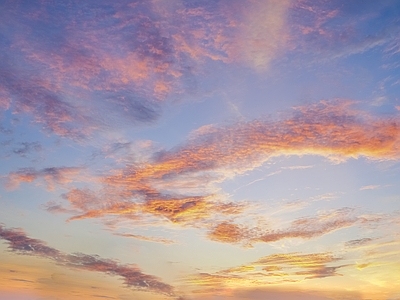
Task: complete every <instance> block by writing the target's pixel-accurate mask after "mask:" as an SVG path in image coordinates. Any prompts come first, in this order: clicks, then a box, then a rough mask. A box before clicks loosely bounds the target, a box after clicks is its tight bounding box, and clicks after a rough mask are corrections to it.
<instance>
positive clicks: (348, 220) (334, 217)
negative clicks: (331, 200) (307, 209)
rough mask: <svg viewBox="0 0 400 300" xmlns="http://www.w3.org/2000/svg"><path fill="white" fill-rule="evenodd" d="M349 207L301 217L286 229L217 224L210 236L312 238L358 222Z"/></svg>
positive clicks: (249, 239)
mask: <svg viewBox="0 0 400 300" xmlns="http://www.w3.org/2000/svg"><path fill="white" fill-rule="evenodd" d="M358 221H359V220H358V218H356V217H354V216H352V211H351V210H349V209H340V210H336V211H333V212H331V213H327V214H322V215H319V216H317V217H309V218H301V219H298V220H295V221H293V222H292V223H291V225H290V227H289V228H286V229H281V228H279V229H265V228H258V227H255V228H248V227H245V226H241V225H237V224H234V223H228V222H223V223H220V224H217V225H216V226H215V227H214V228H213V229H212V230H211V231H210V232H209V235H208V237H209V238H210V239H211V240H215V241H218V242H223V243H244V244H247V245H251V244H253V243H257V242H264V243H271V242H276V241H279V240H282V239H288V238H302V239H311V238H315V237H319V236H322V235H325V234H328V233H330V232H332V231H335V230H339V229H342V228H345V227H348V226H352V225H354V224H356V222H358Z"/></svg>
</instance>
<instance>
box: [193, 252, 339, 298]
mask: <svg viewBox="0 0 400 300" xmlns="http://www.w3.org/2000/svg"><path fill="white" fill-rule="evenodd" d="M340 260H342V259H341V258H338V257H334V256H333V255H332V254H330V253H312V254H301V253H287V254H273V255H269V256H265V257H262V258H260V259H259V260H257V261H254V262H252V263H250V264H247V265H242V266H239V267H233V268H229V269H224V270H221V271H218V272H217V273H212V274H210V273H199V274H194V275H191V276H188V278H186V280H187V283H189V284H191V285H194V286H200V287H202V291H203V292H207V290H208V289H213V288H214V289H217V290H219V289H221V290H223V289H237V290H240V289H241V288H254V287H263V286H265V285H266V284H279V283H284V282H299V281H302V280H307V279H315V278H323V277H331V276H339V275H340V274H338V273H337V270H338V269H340V268H342V267H345V266H346V265H337V263H338V262H339V261H340ZM332 264H333V265H332ZM203 289H204V290H203Z"/></svg>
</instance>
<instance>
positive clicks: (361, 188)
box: [360, 185, 380, 191]
mask: <svg viewBox="0 0 400 300" xmlns="http://www.w3.org/2000/svg"><path fill="white" fill-rule="evenodd" d="M379 187H380V185H364V186H362V187H360V191H365V190H376V189H377V188H379Z"/></svg>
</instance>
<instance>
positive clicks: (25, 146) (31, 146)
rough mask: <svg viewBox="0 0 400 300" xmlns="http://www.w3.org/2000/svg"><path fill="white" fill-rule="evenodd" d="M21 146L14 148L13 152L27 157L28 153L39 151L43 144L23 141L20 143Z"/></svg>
mask: <svg viewBox="0 0 400 300" xmlns="http://www.w3.org/2000/svg"><path fill="white" fill-rule="evenodd" d="M20 144H21V147H19V148H14V149H13V150H12V152H13V153H14V154H17V155H19V156H22V157H25V156H26V155H27V154H29V153H31V152H39V151H41V150H42V146H41V145H40V143H39V142H22V143H20Z"/></svg>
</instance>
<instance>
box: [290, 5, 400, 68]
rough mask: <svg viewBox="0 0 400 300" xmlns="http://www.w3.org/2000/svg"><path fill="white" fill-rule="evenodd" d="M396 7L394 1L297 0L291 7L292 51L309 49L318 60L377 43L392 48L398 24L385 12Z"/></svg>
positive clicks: (373, 45) (345, 53)
mask: <svg viewBox="0 0 400 300" xmlns="http://www.w3.org/2000/svg"><path fill="white" fill-rule="evenodd" d="M395 9H396V6H395V3H394V2H393V1H387V2H385V3H384V4H383V3H374V2H365V1H364V2H363V1H354V2H352V3H347V2H346V1H339V2H335V3H333V2H313V1H309V0H306V1H297V2H294V5H293V10H292V13H293V16H294V19H293V21H294V22H292V23H291V24H290V25H291V35H290V37H291V42H290V44H291V45H292V46H293V49H295V50H294V51H295V52H297V51H300V52H304V53H307V54H309V53H311V55H313V56H315V57H318V59H317V60H318V61H320V60H321V57H322V58H323V59H325V60H327V59H334V58H343V57H347V56H350V55H354V54H360V53H363V52H366V51H368V50H371V49H374V48H376V47H382V48H383V49H385V51H387V52H393V51H392V49H391V48H392V45H393V44H395V41H396V36H397V33H398V28H397V26H396V22H395V20H394V18H393V17H392V16H389V14H387V12H388V11H390V10H395ZM383 16H385V17H383ZM382 18H385V21H383V19H382ZM389 20H391V21H393V22H391V21H389ZM370 24H374V26H369V25H370ZM383 24H385V25H383Z"/></svg>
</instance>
